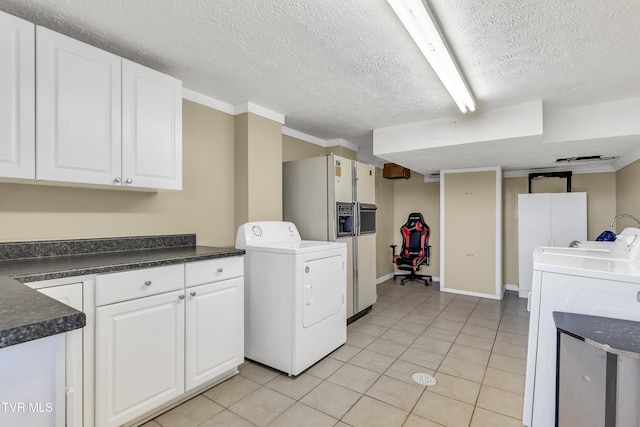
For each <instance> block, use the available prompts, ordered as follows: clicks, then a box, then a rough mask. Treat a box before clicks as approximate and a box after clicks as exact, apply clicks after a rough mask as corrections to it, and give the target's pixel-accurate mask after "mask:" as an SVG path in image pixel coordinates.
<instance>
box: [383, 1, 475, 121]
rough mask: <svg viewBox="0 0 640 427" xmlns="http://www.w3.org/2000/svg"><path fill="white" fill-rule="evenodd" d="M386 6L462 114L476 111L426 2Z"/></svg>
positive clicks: (405, 2) (404, 2)
mask: <svg viewBox="0 0 640 427" xmlns="http://www.w3.org/2000/svg"><path fill="white" fill-rule="evenodd" d="M387 3H389V5H390V6H391V7H392V8H393V11H394V12H395V13H396V15H398V18H400V22H402V25H404V26H405V28H406V29H407V31H408V32H409V34H410V35H411V37H412V38H413V40H414V41H415V42H416V44H417V45H418V47H419V48H420V50H421V51H422V54H423V55H424V56H425V58H427V61H429V64H431V68H433V71H435V72H436V74H437V75H438V78H440V81H441V82H442V84H443V85H444V87H445V88H446V89H447V90H448V91H449V94H450V95H451V97H452V98H453V100H454V101H455V102H456V104H457V105H458V108H460V111H462V112H463V113H466V112H467V111H475V109H476V103H475V101H474V100H473V96H472V95H471V91H470V90H469V88H468V87H467V84H466V83H465V81H464V79H463V78H462V73H461V72H460V69H459V68H458V66H457V65H456V63H455V61H454V60H453V56H451V52H450V51H449V48H448V47H447V44H446V43H445V41H444V37H443V36H442V33H441V32H440V29H439V28H438V25H437V24H436V22H435V19H434V16H433V14H432V13H431V10H430V9H429V5H428V4H427V2H426V0H387Z"/></svg>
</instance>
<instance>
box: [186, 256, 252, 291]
mask: <svg viewBox="0 0 640 427" xmlns="http://www.w3.org/2000/svg"><path fill="white" fill-rule="evenodd" d="M185 269H186V270H185V282H186V286H187V287H188V286H195V285H202V284H203V283H212V282H218V281H220V280H226V279H231V278H233V277H240V276H243V275H244V257H241V256H238V257H228V258H216V259H209V260H206V261H196V262H190V263H187V264H185Z"/></svg>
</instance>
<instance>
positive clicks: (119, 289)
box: [96, 264, 184, 306]
mask: <svg viewBox="0 0 640 427" xmlns="http://www.w3.org/2000/svg"><path fill="white" fill-rule="evenodd" d="M183 286H184V264H176V265H167V266H164V267H153V268H143V269H140V270H131V271H123V272H121V273H113V274H104V275H101V276H98V277H97V278H96V305H97V306H101V305H106V304H112V303H114V302H119V301H126V300H130V299H136V298H142V297H146V296H149V295H156V294H161V293H163V292H169V291H175V290H178V289H182V288H183Z"/></svg>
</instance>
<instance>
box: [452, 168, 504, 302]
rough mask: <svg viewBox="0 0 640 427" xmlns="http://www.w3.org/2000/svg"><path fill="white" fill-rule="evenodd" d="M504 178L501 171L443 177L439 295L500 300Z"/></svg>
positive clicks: (458, 173)
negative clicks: (451, 293)
mask: <svg viewBox="0 0 640 427" xmlns="http://www.w3.org/2000/svg"><path fill="white" fill-rule="evenodd" d="M443 176H444V181H442V179H443V178H442V177H443ZM501 179H502V177H501V176H500V172H499V171H497V170H478V171H471V172H446V173H443V174H442V175H441V212H442V214H441V218H442V227H441V229H442V230H443V232H442V236H443V239H442V241H441V243H444V250H441V260H440V262H441V266H443V267H441V269H440V272H441V285H440V286H441V290H445V291H448V292H460V293H465V292H467V293H471V294H472V295H478V296H480V295H482V296H487V297H499V296H500V295H501V294H500V288H501V286H502V283H501V276H500V272H501V267H500V261H501V257H500V255H499V250H500V244H501V235H500V223H501V221H500V212H501V208H500V207H499V206H500V200H501V192H500V190H499V183H500V181H501ZM443 273H444V276H442V274H443Z"/></svg>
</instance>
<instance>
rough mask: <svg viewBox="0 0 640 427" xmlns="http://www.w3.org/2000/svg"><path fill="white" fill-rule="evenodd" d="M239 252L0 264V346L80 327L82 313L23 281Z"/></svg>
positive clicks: (191, 250) (143, 253)
mask: <svg viewBox="0 0 640 427" xmlns="http://www.w3.org/2000/svg"><path fill="white" fill-rule="evenodd" d="M244 253H245V252H244V251H243V250H238V249H234V248H214V247H206V246H194V247H180V248H162V249H151V250H149V249H147V250H139V251H138V250H135V251H125V252H119V253H111V254H95V255H83V256H78V255H76V256H66V257H48V258H34V259H32V260H21V261H3V262H0V348H3V347H8V346H12V345H16V344H20V343H23V342H27V341H31V340H34V339H38V338H44V337H47V336H50V335H55V334H59V333H64V332H68V331H71V330H74V329H78V328H82V327H84V326H85V325H86V316H85V314H84V313H82V312H80V311H78V310H75V309H73V308H71V307H69V306H67V305H65V304H63V303H61V302H58V301H56V300H54V299H53V298H50V297H48V296H46V295H43V294H41V293H40V292H38V291H36V290H34V289H31V288H30V287H29V286H26V285H24V283H29V282H37V281H43V280H52V279H60V278H72V277H79V276H87V275H95V274H104V273H112V272H118V271H127V270H134V269H140V268H147V267H155V266H161V265H171V264H182V263H185V262H196V261H204V260H208V259H215V258H224V257H232V256H241V255H244Z"/></svg>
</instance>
